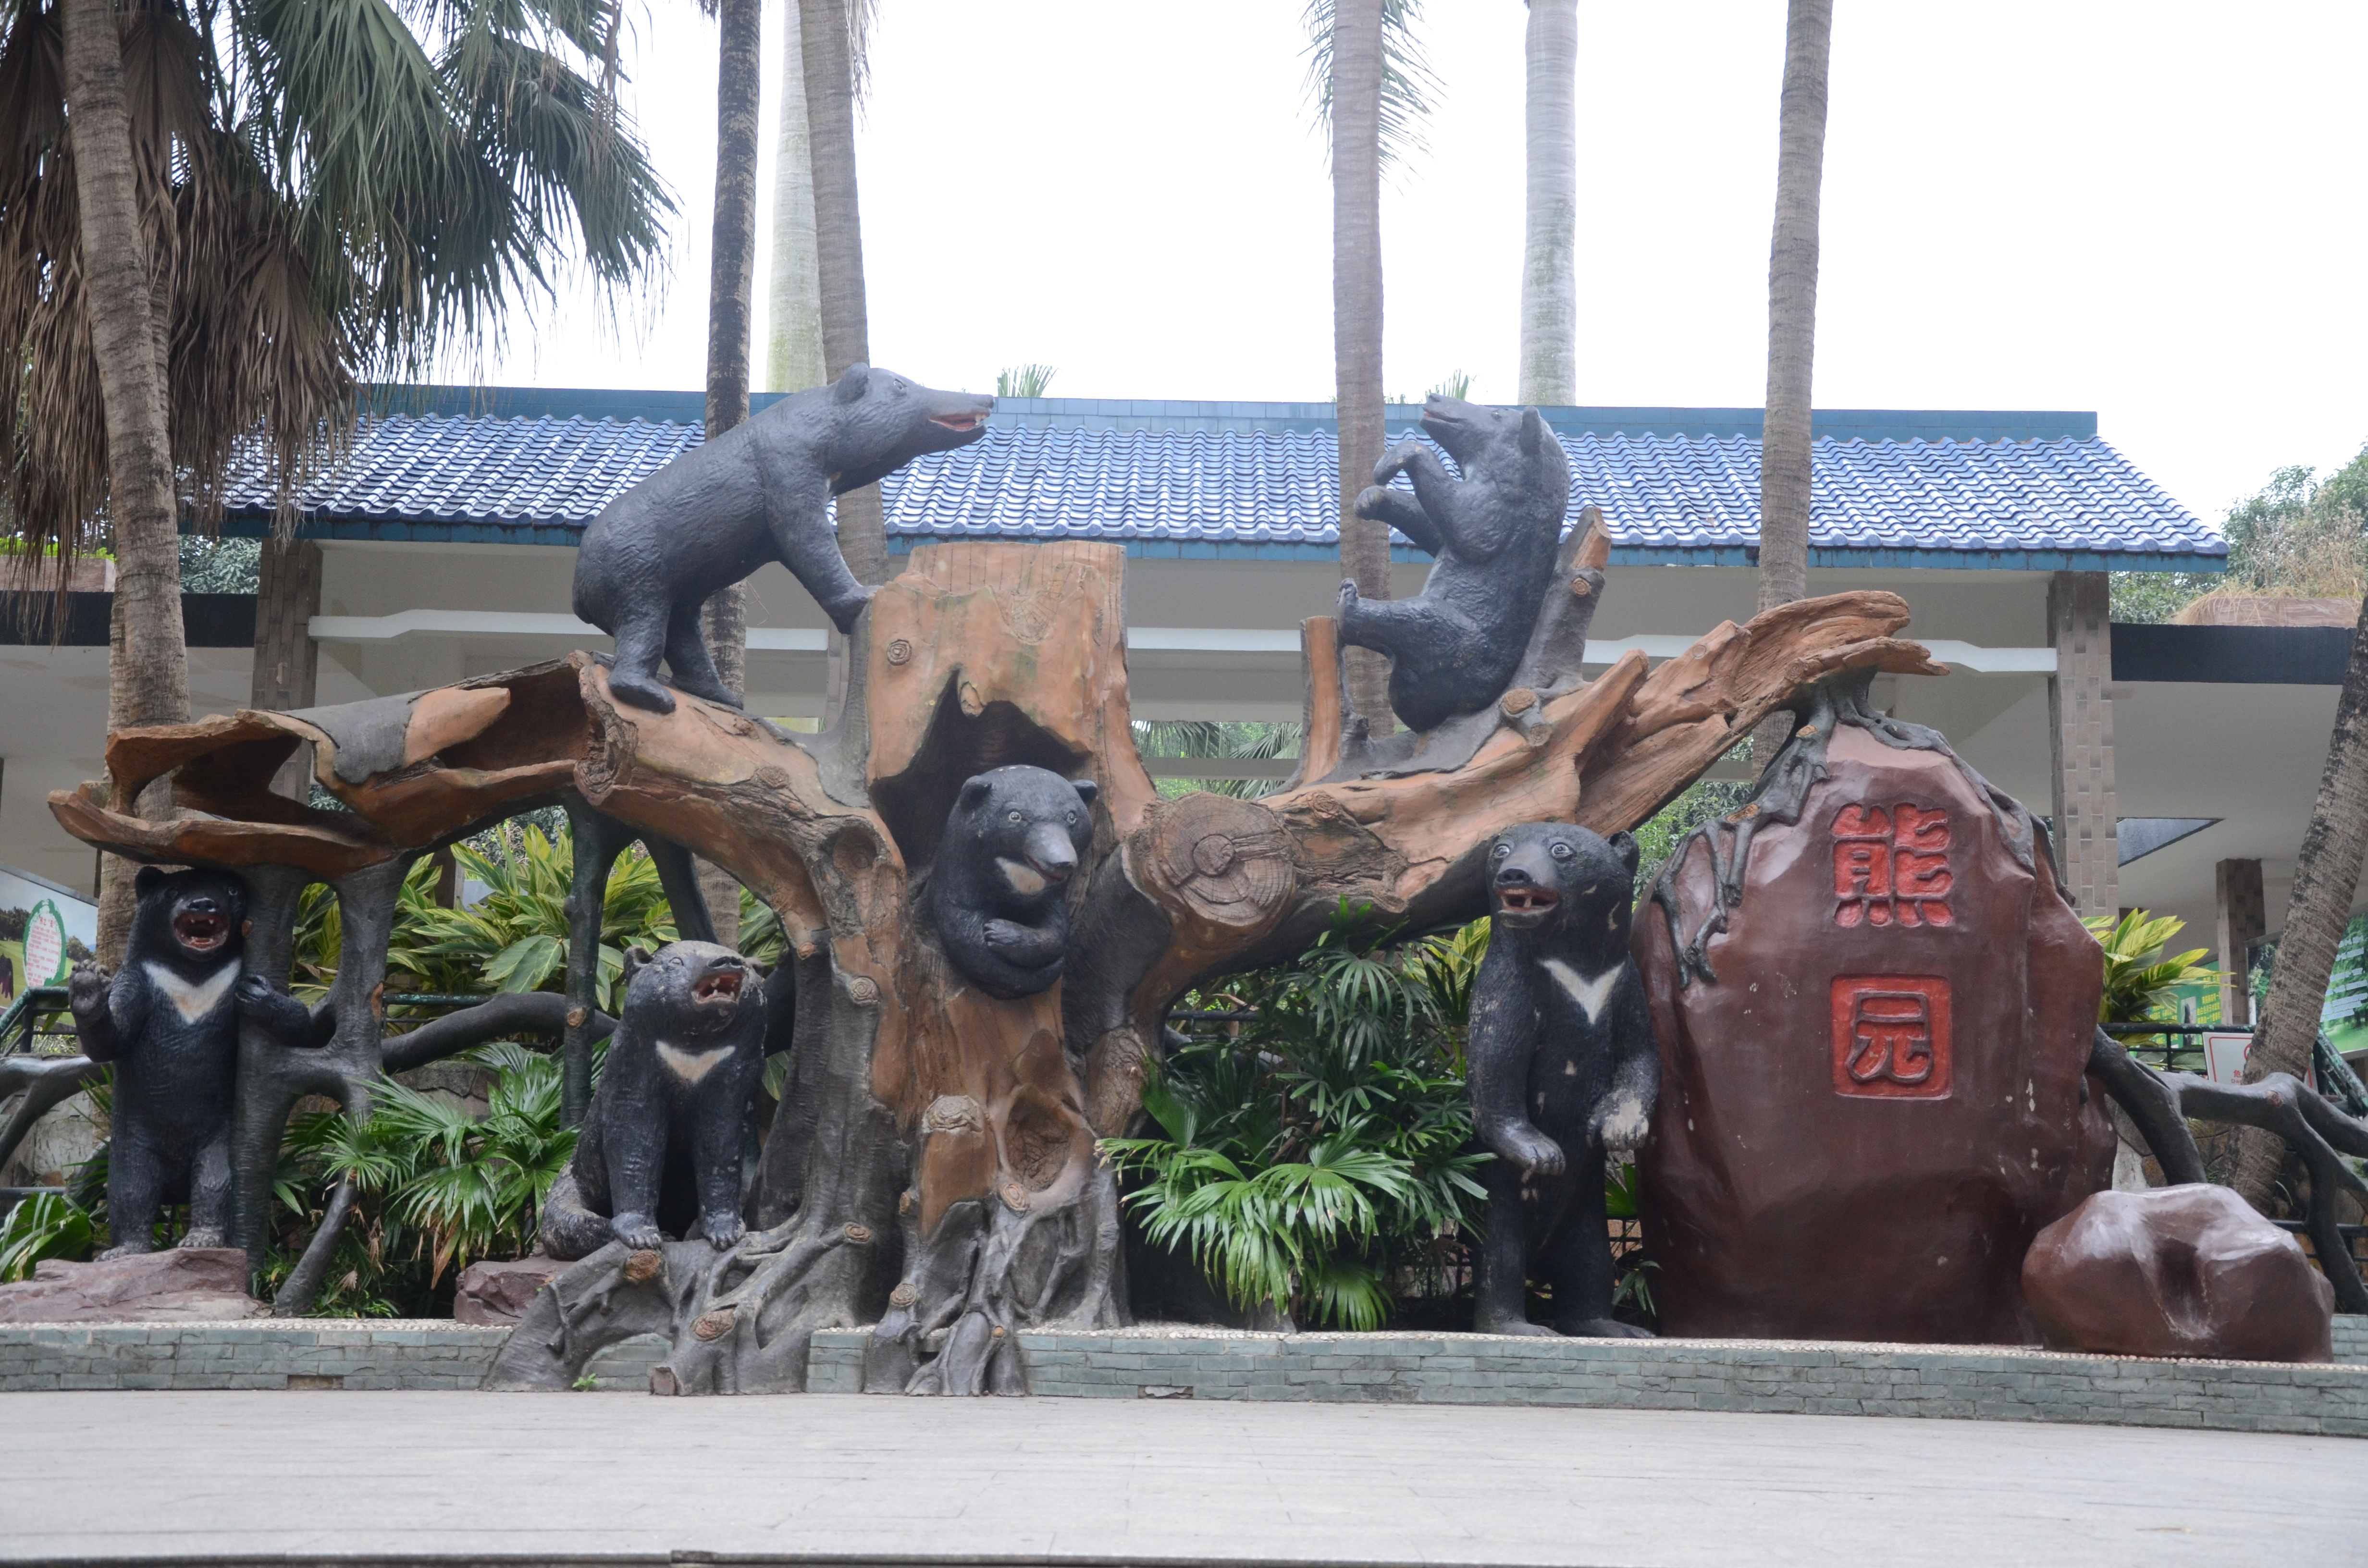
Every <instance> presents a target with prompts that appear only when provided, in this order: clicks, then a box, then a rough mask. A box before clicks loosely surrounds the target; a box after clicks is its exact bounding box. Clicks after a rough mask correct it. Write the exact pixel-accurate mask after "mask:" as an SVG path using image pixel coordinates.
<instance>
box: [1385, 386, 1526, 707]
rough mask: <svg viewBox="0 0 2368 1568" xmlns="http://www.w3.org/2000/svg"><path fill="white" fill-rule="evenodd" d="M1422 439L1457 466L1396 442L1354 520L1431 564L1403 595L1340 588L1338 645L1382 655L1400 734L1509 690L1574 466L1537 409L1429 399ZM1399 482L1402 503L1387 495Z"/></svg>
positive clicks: (1397, 493)
mask: <svg viewBox="0 0 2368 1568" xmlns="http://www.w3.org/2000/svg"><path fill="white" fill-rule="evenodd" d="M1422 429H1423V434H1424V435H1426V436H1429V437H1430V438H1431V439H1432V440H1434V441H1436V442H1438V443H1439V444H1440V447H1442V448H1444V449H1446V451H1447V455H1448V456H1450V457H1452V458H1453V459H1454V460H1455V462H1456V466H1457V467H1458V468H1460V469H1462V470H1463V479H1461V480H1460V481H1459V480H1457V479H1454V478H1452V477H1451V476H1450V475H1449V473H1448V472H1447V465H1446V464H1444V463H1442V462H1440V460H1439V458H1438V456H1437V454H1435V453H1433V452H1431V451H1430V450H1429V449H1428V448H1425V447H1422V446H1420V445H1417V443H1415V442H1413V441H1403V442H1400V443H1399V444H1398V446H1397V448H1396V449H1395V450H1393V451H1392V452H1391V453H1390V455H1389V456H1387V457H1386V458H1383V460H1382V462H1381V466H1380V467H1378V468H1376V469H1374V470H1373V488H1372V489H1370V490H1367V491H1365V492H1364V493H1363V494H1360V495H1359V496H1358V497H1357V516H1359V517H1367V518H1370V519H1372V520H1373V521H1375V522H1381V523H1387V524H1388V525H1389V526H1390V527H1392V528H1395V529H1397V530H1398V532H1400V533H1402V534H1404V535H1406V538H1408V539H1410V540H1413V541H1414V545H1415V548H1416V549H1417V550H1421V551H1428V552H1429V553H1430V554H1431V555H1434V556H1436V557H1438V564H1437V565H1435V566H1433V567H1432V568H1431V569H1430V576H1429V580H1428V581H1426V582H1425V583H1424V584H1423V585H1422V592H1421V593H1420V594H1419V595H1417V596H1416V597H1413V598H1410V599H1381V600H1369V599H1363V598H1360V597H1358V595H1357V585H1356V584H1354V583H1353V582H1348V583H1342V584H1341V585H1340V641H1341V642H1344V643H1349V644H1352V645H1354V646H1356V647H1360V648H1371V649H1373V650H1375V651H1376V652H1378V653H1386V654H1388V655H1389V658H1390V707H1391V708H1392V709H1394V710H1395V711H1396V713H1397V716H1398V719H1399V721H1400V722H1403V723H1404V724H1405V725H1406V728H1407V729H1409V730H1414V731H1417V732H1419V731H1425V730H1435V729H1437V728H1438V727H1439V726H1440V724H1443V723H1445V722H1447V721H1448V720H1450V719H1452V718H1454V717H1455V716H1456V715H1457V714H1459V713H1476V712H1478V711H1479V710H1481V709H1483V708H1486V707H1487V706H1488V704H1490V703H1491V702H1494V701H1496V700H1497V699H1498V698H1499V697H1502V696H1503V695H1504V694H1505V688H1506V687H1507V686H1508V685H1509V684H1510V683H1511V681H1512V678H1513V672H1514V671H1515V670H1517V669H1519V668H1520V663H1521V655H1522V654H1523V653H1526V652H1528V650H1529V644H1530V633H1531V631H1534V630H1535V629H1536V627H1537V623H1538V612H1539V610H1540V609H1541V608H1543V605H1544V603H1545V596H1546V587H1547V580H1548V578H1550V577H1551V576H1552V575H1553V574H1554V549H1555V547H1556V546H1557V545H1559V544H1560V543H1561V542H1562V520H1563V515H1564V513H1565V512H1566V511H1567V510H1568V509H1569V506H1570V460H1569V458H1568V457H1567V456H1565V453H1564V451H1563V449H1562V443H1561V442H1560V441H1557V440H1556V439H1554V432H1553V431H1551V430H1549V429H1547V428H1546V422H1545V420H1544V419H1543V418H1542V417H1540V416H1539V414H1538V411H1537V410H1536V409H1534V408H1489V407H1486V406H1485V405H1483V404H1480V403H1465V402H1463V401H1462V400H1461V399H1458V398H1452V397H1438V396H1434V397H1432V398H1431V399H1430V400H1429V402H1427V403H1424V404H1423V406H1422ZM1401 473H1404V474H1406V475H1407V476H1408V477H1409V478H1410V479H1412V481H1413V482H1414V490H1413V492H1412V493H1411V494H1409V493H1407V492H1406V491H1404V490H1393V489H1388V488H1385V487H1386V486H1387V485H1388V484H1389V483H1390V481H1391V480H1392V479H1395V477H1396V476H1397V475H1399V474H1401Z"/></svg>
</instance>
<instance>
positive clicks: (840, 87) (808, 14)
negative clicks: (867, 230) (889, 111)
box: [797, 0, 888, 583]
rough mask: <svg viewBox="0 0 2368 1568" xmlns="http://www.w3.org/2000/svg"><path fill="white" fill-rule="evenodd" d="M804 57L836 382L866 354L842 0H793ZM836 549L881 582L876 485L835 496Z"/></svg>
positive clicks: (858, 572) (862, 576)
mask: <svg viewBox="0 0 2368 1568" xmlns="http://www.w3.org/2000/svg"><path fill="white" fill-rule="evenodd" d="M797 6H798V33H799V39H798V41H799V43H800V45H801V47H802V50H803V58H804V61H805V88H806V124H807V126H808V128H809V131H810V133H811V137H812V141H813V145H814V260H815V271H816V273H817V274H818V276H819V278H820V279H821V284H822V352H823V370H824V374H825V376H826V377H828V378H829V379H830V380H833V381H836V380H837V379H838V377H839V376H840V375H842V374H843V373H845V371H846V369H847V368H848V366H849V365H858V364H868V363H870V362H871V322H870V319H869V317H868V316H867V314H866V312H865V308H864V302H863V223H862V217H861V213H860V210H859V208H858V204H857V200H856V184H855V64H854V58H853V54H852V52H851V49H850V45H849V41H848V25H847V6H848V0H797ZM838 549H839V553H840V554H842V555H844V556H846V557H847V567H848V571H850V572H852V573H854V574H855V577H856V581H858V582H860V583H884V582H886V581H887V580H888V528H887V521H886V518H885V517H883V516H882V513H881V510H880V488H879V486H877V485H866V486H864V487H863V488H862V489H861V490H850V491H848V493H847V494H844V495H842V496H840V497H839V498H838Z"/></svg>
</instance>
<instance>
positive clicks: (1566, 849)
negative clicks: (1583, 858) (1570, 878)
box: [1554, 844, 1578, 860]
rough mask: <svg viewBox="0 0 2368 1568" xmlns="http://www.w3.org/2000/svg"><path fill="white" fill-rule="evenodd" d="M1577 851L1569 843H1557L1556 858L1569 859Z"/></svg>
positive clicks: (1555, 847)
mask: <svg viewBox="0 0 2368 1568" xmlns="http://www.w3.org/2000/svg"><path fill="white" fill-rule="evenodd" d="M1577 853H1578V851H1577V850H1576V849H1573V848H1572V847H1571V846H1569V845H1567V844H1556V845H1555V846H1554V858H1555V859H1557V860H1567V859H1569V858H1571V857H1572V856H1574V855H1576V854H1577Z"/></svg>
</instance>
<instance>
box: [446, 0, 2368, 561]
mask: <svg viewBox="0 0 2368 1568" xmlns="http://www.w3.org/2000/svg"><path fill="white" fill-rule="evenodd" d="M1783 9H1784V8H1783V6H1782V0H1696V3H1692V4H1687V5H1655V6H1633V5H1632V6H1614V5H1611V4H1607V3H1605V0H1580V7H1579V10H1580V26H1581V38H1580V61H1579V74H1580V79H1581V80H1580V95H1581V97H1580V122H1581V123H1580V140H1581V148H1582V152H1581V165H1580V185H1581V194H1582V198H1583V199H1584V200H1585V202H1586V211H1585V217H1584V218H1583V221H1582V226H1581V251H1582V256H1581V261H1580V273H1579V287H1580V290H1581V294H1582V298H1583V301H1585V302H1586V304H1587V307H1588V308H1587V310H1586V313H1585V314H1584V316H1583V318H1582V325H1581V329H1580V345H1579V348H1580V365H1581V372H1580V378H1581V379H1580V387H1579V401H1581V402H1582V403H1609V404H1708V405H1752V404H1757V403H1759V402H1760V401H1761V398H1762V393H1763V377H1764V374H1765V364H1766V352H1767V349H1766V332H1767V265H1768V263H1767V257H1768V241H1769V227H1770V216H1771V212H1772V208H1773V202H1774V187H1775V160H1776V109H1777V94H1778V87H1779V84H1780V78H1781V74H1782V52H1783ZM1835 9H1836V12H1837V16H1836V18H1835V24H1834V53H1833V74H1832V108H1831V119H1830V123H1829V126H1828V130H1827V143H1826V179H1825V208H1824V230H1823V243H1824V257H1823V273H1822V278H1821V281H1820V288H1819V299H1818V334H1817V367H1816V402H1817V403H1818V405H1819V406H1820V407H1837V408H1839V407H1859V408H1886V407H1887V408H1997V409H2095V410H2097V411H2098V413H2099V415H2100V427H2101V431H2102V433H2103V435H2104V436H2105V437H2107V438H2108V439H2109V440H2111V441H2112V442H2113V443H2114V444H2115V445H2117V446H2119V447H2120V448H2121V449H2123V451H2124V452H2126V453H2127V454H2129V456H2130V457H2131V458H2132V459H2133V460H2135V462H2136V463H2137V464H2138V465H2139V466H2140V467H2141V468H2143V469H2144V470H2145V471H2146V472H2147V473H2149V474H2150V475H2152V476H2153V477H2154V478H2155V479H2156V480H2157V482H2158V483H2161V484H2162V486H2163V487H2164V488H2165V489H2166V490H2168V491H2169V493H2170V494H2172V495H2174V496H2176V497H2177V498H2179V499H2180V500H2181V501H2183V502H2185V503H2186V504H2187V505H2188V506H2191V507H2192V508H2193V509H2195V510H2196V511H2197V512H2199V513H2201V514H2203V515H2204V516H2206V517H2211V518H2214V520H2216V519H2217V518H2218V517H2219V516H2220V515H2221V513H2222V511H2223V510H2224V509H2225V508H2226V506H2227V505H2228V504H2229V503H2230V502H2231V501H2232V500H2234V499H2236V498H2237V497H2239V496H2241V495H2243V494H2249V493H2250V492H2251V491H2252V490H2254V489H2256V488H2258V487H2259V486H2260V484H2261V483H2263V482H2264V481H2265V480H2266V479H2267V478H2268V476H2269V473H2270V472H2271V470H2272V469H2274V468H2277V467H2279V466H2281V465H2283V464H2288V463H2305V464H2309V465H2312V466H2315V467H2317V468H2319V469H2321V470H2322V471H2323V470H2326V469H2328V468H2331V467H2333V466H2335V465H2337V464H2340V463H2341V462H2342V461H2344V460H2347V459H2349V458H2350V457H2351V455H2352V454H2353V453H2354V452H2355V451H2357V450H2358V449H2359V448H2360V446H2361V444H2362V441H2363V440H2368V376H2363V374H2362V369H2361V368H2362V365H2363V364H2368V304H2363V293H2362V288H2361V286H2360V276H2361V272H2362V255H2363V251H2368V244H2363V241H2368V218H2363V216H2362V211H2363V204H2362V202H2361V201H2360V200H2359V199H2358V195H2357V193H2358V190H2359V188H2360V183H2361V174H2362V165H2363V164H2364V163H2368V145H2363V137H2362V129H2363V125H2368V94H2363V93H2362V92H2361V91H2360V90H2359V88H2358V83H2357V79H2356V71H2357V62H2359V61H2360V60H2361V59H2362V58H2363V56H2368V6H2362V5H2361V4H2359V3H2358V0H2334V3H2305V0H2275V3H2271V4H2260V5H2251V6H2203V5H2180V4H2168V3H2162V0H2155V3H2150V4H2138V3H2129V4H2103V3H2098V0H2039V3H2033V0H1989V3H1987V4H1985V5H1982V6H1968V5H1953V6H1935V5H1928V4H1911V3H1909V0H1838V4H1837V5H1836V7H1835ZM1300 10H1301V5H1300V0H1196V3H1194V4H1192V5H1190V6H1172V5H1154V4H1149V3H1147V0H1005V3H1003V4H999V5H981V4H977V3H976V0H969V3H966V4H955V3H953V0H881V11H882V19H881V28H880V31H879V35H878V38H877V40H876V42H875V44H874V48H873V53H872V62H873V90H872V97H871V103H870V105H869V108H868V109H867V111H866V114H865V117H864V120H863V123H862V126H861V128H860V137H859V150H858V168H859V175H860V181H861V187H862V199H863V230H864V233H863V238H864V253H865V267H866V281H867V287H868V290H869V294H870V302H871V347H872V354H873V357H874V358H875V359H877V360H878V361H879V362H880V363H882V364H883V365H888V366H892V367H894V369H898V370H900V371H903V372H905V374H908V375H911V376H914V377H916V378H917V379H919V380H921V381H928V382H931V383H934V384H937V385H940V386H947V387H955V388H969V389H972V390H976V391H990V390H992V389H993V386H994V384H995V375H996V369H998V368H999V367H1002V366H1005V365H1010V364H1016V363H1019V362H1022V361H1028V360H1042V361H1044V362H1047V363H1050V364H1052V365H1054V366H1056V367H1058V370H1059V374H1058V376H1057V377H1056V379H1055V380H1054V381H1053V386H1052V389H1051V390H1052V392H1053V393H1054V394H1055V395H1063V396H1126V397H1185V398H1240V399H1269V398H1271V399H1281V398H1291V399H1310V400H1328V399H1329V397H1330V395H1331V386H1332V358H1331V272H1330V267H1331V261H1330V197H1329V187H1328V185H1327V182H1326V172H1325V164H1324V153H1323V145H1322V142H1321V140H1320V138H1319V137H1318V136H1317V135H1316V134H1315V133H1314V132H1313V131H1311V130H1310V128H1309V121H1308V117H1307V111H1306V107H1305V103H1304V92H1303V81H1304V62H1303V60H1302V57H1301V50H1302V48H1303V44H1304V40H1303V38H1302V35H1301V32H1300V28H1299V13H1300ZM1428 11H1429V16H1428V17H1427V18H1426V21H1425V24H1424V31H1425V36H1426V37H1427V39H1428V40H1429V46H1430V51H1431V55H1432V60H1433V62H1434V63H1435V65H1436V66H1437V68H1438V72H1439V74H1440V77H1441V79H1442V81H1443V83H1444V91H1443V92H1442V94H1441V95H1440V103H1439V105H1438V109H1437V112H1436V114H1435V115H1434V117H1433V119H1432V121H1431V124H1430V129H1429V139H1430V142H1431V151H1430V152H1429V154H1428V155H1427V156H1422V157H1419V158H1417V160H1415V161H1414V162H1413V163H1412V164H1411V165H1410V166H1408V167H1406V169H1404V170H1403V171H1401V172H1400V173H1399V174H1398V175H1396V176H1395V177H1394V178H1393V179H1392V182H1391V185H1390V188H1389V189H1388V190H1387V192H1386V193H1385V196H1384V199H1383V256H1384V267H1385V271H1386V277H1387V282H1386V288H1387V293H1388V329H1387V340H1386V356H1387V357H1386V364H1387V384H1388V386H1389V388H1390V389H1391V391H1392V392H1404V393H1407V394H1413V395H1419V394H1420V393H1421V392H1422V391H1423V390H1424V389H1426V388H1428V387H1429V386H1430V385H1432V384H1433V383H1435V382H1436V381H1439V380H1440V379H1441V378H1443V377H1444V376H1446V375H1447V374H1448V373H1449V372H1451V371H1453V370H1456V369H1469V370H1470V371H1471V372H1472V373H1473V375H1474V396H1475V397H1478V398H1481V399H1483V400H1507V399H1509V398H1510V397H1511V396H1512V393H1513V390H1514V389H1513V371H1514V345H1515V336H1516V332H1517V320H1516V312H1517V305H1518V301H1519V281H1518V263H1519V259H1520V233H1521V90H1522V60H1521V30H1522V24H1523V18H1524V11H1523V8H1522V6H1521V4H1520V0H1429V6H1428ZM778 15H779V0H773V4H772V5H771V6H768V17H767V21H768V31H767V35H766V43H767V54H768V62H770V64H769V66H768V70H769V71H770V72H774V73H777V72H778V70H779V66H780V62H779V58H778V56H779V53H780V50H779V47H778V46H779V42H780V32H779V29H778V26H777V22H778ZM714 36H715V35H714V28H713V26H712V24H709V23H706V22H703V21H702V20H700V18H699V17H698V15H697V12H696V11H695V10H694V9H693V8H692V7H691V6H688V5H684V4H678V3H675V0H666V4H665V5H664V6H662V7H657V8H655V20H653V19H652V16H651V15H650V14H645V15H644V17H643V23H642V28H641V33H640V37H639V38H638V40H636V44H637V47H636V48H635V49H634V50H633V51H632V53H631V55H630V57H629V58H630V62H631V64H630V68H631V69H632V73H633V75H634V80H633V82H632V86H631V88H630V89H629V90H630V92H631V94H632V107H633V108H634V110H635V112H636V113H637V115H638V116H639V118H640V119H641V121H642V124H643V129H644V131H645V132H646V134H647V135H648V137H649V139H650V141H651V143H652V146H653V149H654V152H655V156H656V158H657V160H658V163H659V165H660V167H661V168H662V169H663V171H664V172H665V174H666V177H667V178H668V180H669V181H670V182H671V183H672V184H673V185H674V187H675V188H676V190H677V193H678V195H679V198H680V200H681V204H682V213H681V216H680V218H679V219H678V220H677V225H676V233H675V241H674V256H675V265H674V270H673V276H672V278H671V280H670V282H669V283H668V284H667V285H666V289H665V290H664V293H663V295H662V296H655V295H654V296H653V297H652V298H651V299H649V300H646V301H639V302H638V303H637V304H636V305H635V306H634V307H633V308H632V311H631V312H630V315H629V319H628V320H627V321H626V322H625V323H624V324H622V326H621V327H611V326H608V325H606V324H604V323H603V319H602V315H601V312H599V311H598V310H597V309H596V308H594V306H593V304H592V303H591V301H588V300H587V299H585V298H582V297H580V296H577V295H573V294H571V295H567V296H564V297H563V300H562V301H561V302H560V303H559V305H558V306H557V307H556V308H555V309H545V310H543V311H541V312H536V314H535V315H534V317H533V318H532V319H527V318H521V319H519V320H518V321H517V322H514V323H513V324H512V328H511V332H510V335H509V340H508V342H507V345H506V346H505V347H503V348H502V349H500V350H498V351H495V352H494V353H491V354H489V355H488V356H487V358H486V359H485V362H484V365H483V366H482V368H481V369H479V370H478V372H477V373H478V374H479V375H480V376H482V378H483V379H484V380H485V381H490V382H494V383H499V384H522V383H532V384H541V385H546V386H609V387H644V388H689V387H697V386H700V385H702V384H703V382H704V379H705V344H706V295H707V288H706V280H707V265H708V262H707V256H708V245H707V233H708V228H709V224H710V222H711V217H710V200H711V195H712V182H713V177H714V164H713V160H714V123H715V122H714V71H715V67H714V56H713V50H714ZM774 108H775V103H774V99H773V97H772V96H771V94H770V93H769V91H768V97H767V105H766V115H767V130H766V142H767V151H768V159H769V153H770V142H771V134H772V132H771V119H772V116H773V113H774ZM770 187H771V173H770V168H769V161H768V168H767V170H766V172H765V175H764V176H763V188H764V190H765V192H766V193H767V195H768V196H769V192H770ZM766 221H768V220H766ZM765 266H766V263H765V260H764V258H763V257H762V256H760V257H759V260H758V265H757V301H758V308H759V312H760V313H759V317H758V330H757V340H758V345H759V347H758V349H757V365H758V367H759V375H760V377H761V373H762V370H761V367H762V363H763V350H762V343H763V321H762V314H761V312H762V302H763V297H764V278H765Z"/></svg>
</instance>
